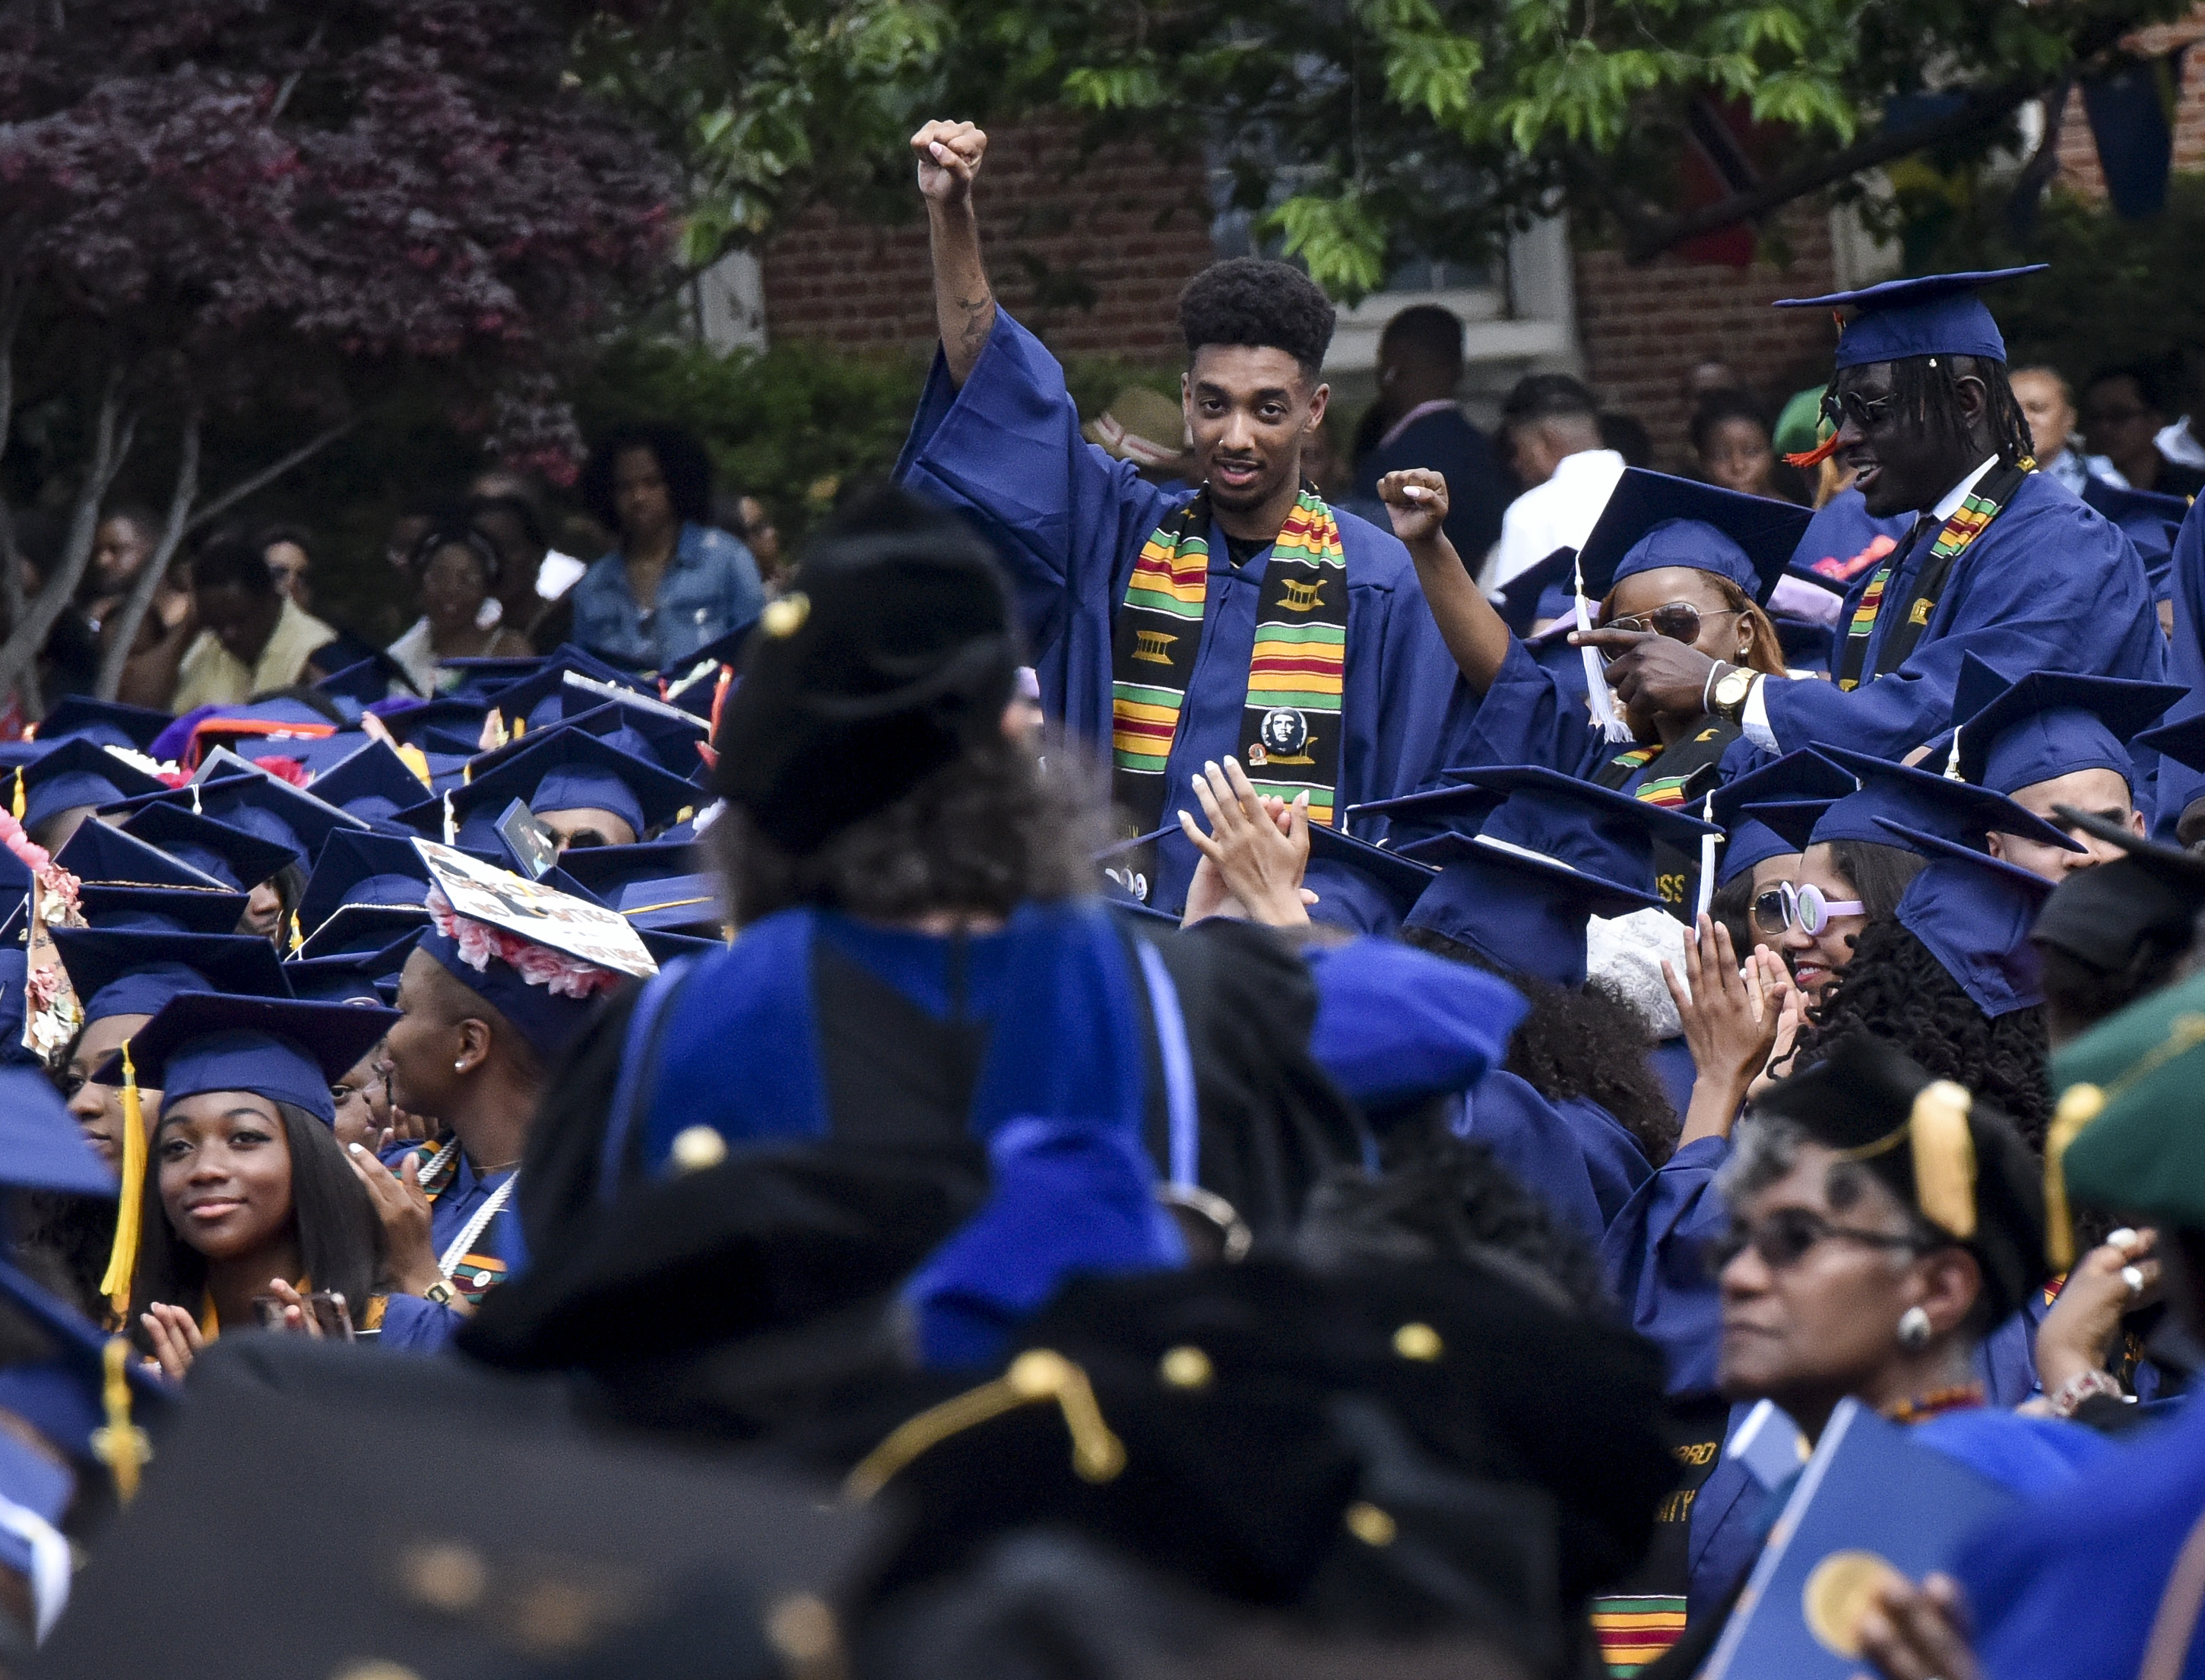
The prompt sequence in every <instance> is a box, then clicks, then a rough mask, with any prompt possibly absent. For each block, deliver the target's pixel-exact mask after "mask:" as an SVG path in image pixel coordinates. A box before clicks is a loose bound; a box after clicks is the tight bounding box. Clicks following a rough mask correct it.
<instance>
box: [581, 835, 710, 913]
mask: <svg viewBox="0 0 2205 1680" xmlns="http://www.w3.org/2000/svg"><path fill="white" fill-rule="evenodd" d="M702 862H704V855H703V854H702V852H701V851H699V849H698V846H697V844H696V843H695V842H694V841H692V840H646V841H642V842H639V843H637V844H635V845H633V846H584V847H581V848H580V849H577V850H574V851H570V852H568V853H567V855H565V856H563V857H562V858H561V859H560V860H559V867H560V868H561V869H562V871H564V872H565V873H566V874H567V875H568V876H569V877H570V878H571V879H573V880H574V883H575V884H576V885H578V886H579V887H581V888H582V889H583V890H584V891H586V892H588V893H590V894H591V896H593V897H597V898H598V899H600V900H601V901H603V903H608V904H609V903H612V902H613V900H614V898H615V897H616V896H617V895H618V894H619V891H620V890H621V888H622V887H624V886H626V885H628V884H629V883H630V882H632V881H651V880H657V879H661V878H663V877H664V876H668V875H688V874H694V873H697V868H698V865H699V864H700V863H702Z"/></svg>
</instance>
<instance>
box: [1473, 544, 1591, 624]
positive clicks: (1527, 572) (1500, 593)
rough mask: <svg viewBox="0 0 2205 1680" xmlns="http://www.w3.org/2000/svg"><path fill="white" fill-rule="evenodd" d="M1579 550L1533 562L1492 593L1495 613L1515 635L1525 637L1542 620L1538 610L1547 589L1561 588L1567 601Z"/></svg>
mask: <svg viewBox="0 0 2205 1680" xmlns="http://www.w3.org/2000/svg"><path fill="white" fill-rule="evenodd" d="M1577 558H1578V551H1577V550H1575V549H1573V548H1558V549H1556V550H1555V551H1554V552H1553V553H1552V554H1549V555H1548V557H1546V558H1545V559H1543V560H1537V561H1534V562H1533V563H1531V564H1530V565H1529V566H1526V567H1525V568H1524V569H1523V570H1522V571H1520V572H1519V573H1517V574H1516V575H1515V576H1513V577H1512V578H1510V579H1509V580H1508V581H1507V582H1506V583H1504V584H1502V585H1501V587H1499V588H1498V589H1496V590H1495V591H1494V598H1495V599H1494V602H1493V606H1494V610H1495V611H1496V612H1498V613H1499V614H1500V615H1501V622H1502V623H1505V624H1506V625H1507V626H1508V628H1509V629H1510V630H1512V631H1513V632H1514V633H1515V634H1517V635H1518V636H1519V637H1521V636H1528V635H1530V634H1531V627H1532V626H1533V625H1534V624H1536V623H1538V622H1539V620H1540V619H1541V618H1542V617H1548V618H1551V617H1554V614H1553V613H1551V612H1546V613H1542V611H1540V608H1541V605H1542V603H1543V602H1544V601H1545V599H1546V596H1547V592H1548V590H1549V589H1560V590H1562V591H1563V592H1564V599H1567V598H1568V597H1567V591H1568V588H1569V584H1570V580H1571V579H1572V577H1573V576H1574V575H1576V569H1577Z"/></svg>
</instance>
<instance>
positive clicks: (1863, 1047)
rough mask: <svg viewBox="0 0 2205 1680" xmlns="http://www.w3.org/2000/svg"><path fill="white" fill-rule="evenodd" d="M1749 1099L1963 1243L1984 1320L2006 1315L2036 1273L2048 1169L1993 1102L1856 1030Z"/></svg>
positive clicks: (2039, 1274)
mask: <svg viewBox="0 0 2205 1680" xmlns="http://www.w3.org/2000/svg"><path fill="white" fill-rule="evenodd" d="M1932 1087H1935V1089H1933V1088H1932ZM1753 1107H1754V1111H1755V1112H1756V1113H1761V1114H1769V1115H1775V1116H1780V1117H1782V1118H1785V1119H1787V1120H1791V1121H1793V1122H1795V1123H1797V1124H1798V1125H1799V1126H1801V1127H1802V1128H1804V1129H1805V1131H1806V1133H1807V1135H1809V1136H1810V1137H1811V1138H1813V1139H1814V1140H1815V1141H1816V1142H1817V1143H1819V1144H1821V1145H1822V1146H1823V1147H1825V1148H1828V1149H1831V1150H1834V1151H1836V1152H1837V1153H1839V1155H1840V1156H1842V1157H1843V1158H1845V1159H1847V1160H1851V1161H1854V1162H1857V1163H1858V1164H1859V1165H1863V1166H1864V1167H1866V1168H1868V1169H1869V1171H1871V1172H1873V1173H1875V1176H1876V1177H1879V1178H1881V1179H1882V1180H1883V1182H1884V1183H1886V1184H1887V1185H1888V1186H1889V1187H1890V1188H1891V1190H1892V1193H1893V1194H1895V1195H1896V1196H1897V1197H1898V1198H1899V1200H1900V1201H1901V1202H1902V1203H1904V1204H1905V1206H1907V1207H1909V1208H1911V1209H1914V1210H1916V1211H1917V1212H1920V1213H1921V1215H1922V1216H1923V1218H1925V1219H1927V1220H1928V1221H1929V1224H1931V1225H1933V1226H1935V1227H1936V1228H1937V1229H1938V1230H1942V1231H1943V1232H1945V1234H1946V1235H1947V1236H1951V1237H1952V1238H1953V1239H1954V1240H1955V1241H1957V1242H1962V1243H1964V1245H1965V1246H1966V1247H1967V1248H1968V1249H1969V1250H1970V1252H1971V1253H1972V1254H1974V1255H1975V1256H1976V1260H1977V1261H1978V1263H1979V1264H1980V1265H1981V1266H1982V1274H1983V1290H1984V1296H1985V1298H1986V1300H1987V1301H1988V1303H1989V1306H1990V1314H1989V1320H1990V1322H1992V1323H1994V1324H1998V1323H2002V1322H2004V1321H2005V1320H2006V1318H2008V1317H2009V1316H2010V1315H2011V1314H2013V1313H2014V1312H2015V1311H2016V1310H2017V1309H2018V1308H2019V1307H2020V1306H2021V1304H2022V1302H2024V1300H2026V1299H2027V1298H2028V1296H2029V1294H2030V1291H2031V1290H2034V1289H2035V1288H2036V1286H2037V1285H2038V1284H2041V1283H2042V1281H2043V1279H2044V1271H2045V1269H2044V1179H2043V1170H2042V1167H2041V1166H2040V1165H2038V1163H2037V1160H2036V1157H2035V1156H2034V1155H2032V1154H2031V1153H2030V1149H2029V1146H2028V1145H2027V1144H2026V1143H2024V1142H2023V1141H2022V1140H2021V1135H2020V1134H2019V1133H2018V1132H2017V1131H2016V1130H2015V1129H2014V1128H2013V1123H2012V1121H2011V1120H2009V1119H2008V1118H2007V1117H2006V1116H2005V1115H2003V1114H2001V1113H2000V1112H1999V1111H1997V1110H1996V1109H1994V1108H1993V1107H1992V1106H1991V1105H1989V1104H1988V1103H1985V1102H1982V1101H1981V1100H1979V1099H1976V1098H1974V1097H1973V1096H1972V1095H1970V1093H1966V1092H1964V1091H1963V1090H1962V1089H1961V1087H1958V1086H1956V1085H1952V1084H1951V1083H1950V1081H1942V1080H1939V1081H1933V1080H1932V1079H1931V1078H1930V1076H1929V1075H1928V1074H1927V1073H1925V1072H1924V1071H1923V1069H1922V1068H1921V1067H1920V1066H1919V1065H1917V1063H1914V1062H1912V1061H1911V1060H1909V1059H1908V1058H1907V1057H1905V1056H1903V1055H1901V1054H1900V1053H1899V1051H1896V1050H1894V1049H1893V1048H1892V1047H1891V1046H1889V1045H1887V1044H1885V1043H1883V1042H1882V1041H1881V1040H1877V1039H1874V1038H1871V1037H1869V1035H1868V1034H1854V1035H1852V1036H1851V1037H1848V1038H1846V1039H1844V1040H1840V1041H1839V1043H1838V1044H1837V1045H1835V1046H1832V1047H1831V1049H1830V1051H1828V1054H1827V1055H1825V1056H1824V1057H1823V1058H1822V1060H1821V1061H1820V1062H1818V1063H1816V1064H1815V1065H1814V1066H1813V1067H1811V1068H1809V1069H1805V1070H1804V1072H1800V1073H1796V1074H1793V1075H1792V1076H1791V1077H1790V1078H1788V1079H1785V1080H1781V1081H1778V1082H1777V1083H1776V1084H1775V1085H1774V1086H1771V1087H1769V1088H1768V1090H1766V1091H1764V1092H1763V1093H1762V1094H1761V1095H1760V1096H1758V1097H1756V1098H1755V1099H1754V1103H1753Z"/></svg>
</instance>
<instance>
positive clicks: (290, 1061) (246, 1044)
mask: <svg viewBox="0 0 2205 1680" xmlns="http://www.w3.org/2000/svg"><path fill="white" fill-rule="evenodd" d="M397 1020H398V1014H397V1011H395V1010H384V1009H363V1008H361V1007H360V1005H359V1004H308V1003H300V1002H299V1001H298V1000H296V999H294V998H281V999H278V998H241V997H233V996H229V995H228V994H226V993H223V992H185V993H183V994H181V995H180V996H178V997H175V998H170V999H169V1001H168V1002H167V1003H166V1004H163V1006H162V1008H161V1011H160V1013H159V1014H158V1015H156V1016H154V1017H153V1018H152V1020H151V1021H149V1022H146V1024H145V1025H144V1026H143V1027H140V1028H139V1029H138V1030H137V1032H136V1033H134V1034H132V1035H131V1039H130V1055H131V1059H132V1062H133V1063H134V1066H135V1067H136V1069H137V1076H138V1082H139V1083H140V1085H142V1086H147V1087H152V1088H154V1089H157V1090H158V1091H159V1092H160V1093H161V1104H162V1106H163V1108H164V1109H165V1108H166V1107H168V1106H169V1105H170V1104H172V1103H175V1102H178V1101H181V1099H184V1098H186V1097H195V1096H198V1095H199V1094H200V1093H203V1092H206V1091H250V1092H252V1093H254V1094H255V1095H256V1096H262V1097H265V1098H267V1099H269V1100H270V1102H285V1103H295V1104H296V1105H298V1106H299V1107H300V1108H303V1109H305V1110H306V1112H307V1113H309V1114H311V1115H313V1116H314V1117H316V1118H318V1119H319V1120H321V1121H323V1122H324V1123H334V1122H335V1121H336V1105H334V1104H333V1103H332V1102H331V1101H330V1086H332V1085H334V1084H335V1083H336V1081H338V1080H339V1079H340V1078H342V1076H343V1075H345V1073H346V1072H348V1070H349V1069H351V1067H352V1065H353V1064H354V1063H355V1062H357V1061H359V1060H360V1057H362V1056H363V1055H365V1054H366V1052H367V1051H369V1050H370V1049H371V1048H372V1047H373V1046H375V1045H376V1044H377V1042H378V1041H379V1040H381V1039H382V1037H383V1034H385V1033H387V1032H389V1030H390V1028H391V1027H392V1025H393V1024H394V1023H395V1022H396V1021H397ZM92 1077H93V1078H95V1079H96V1080H98V1081H99V1082H100V1083H101V1084H103V1085H120V1084H121V1083H122V1057H120V1056H116V1057H112V1058H110V1060H109V1061H108V1063H106V1065H105V1066H104V1067H102V1068H101V1069H99V1070H98V1072H97V1073H95V1074H94V1075H92Z"/></svg>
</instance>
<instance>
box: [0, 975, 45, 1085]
mask: <svg viewBox="0 0 2205 1680" xmlns="http://www.w3.org/2000/svg"><path fill="white" fill-rule="evenodd" d="M30 974H31V963H30V958H29V957H28V956H27V955H26V954H25V952H24V950H23V947H22V946H21V945H18V944H0V1067H27V1068H31V1069H34V1070H35V1071H36V1072H37V1073H38V1075H39V1077H40V1078H41V1079H44V1078H45V1076H46V1069H45V1063H44V1062H43V1061H41V1060H40V1058H39V1053H38V1052H37V1051H34V1050H32V1049H31V1048H29V1047H28V1046H26V1045H25V1044H24V1042H23V1026H24V1022H25V1021H26V1019H27V1010H28V1009H29V1006H30V1001H31V989H30V986H29V980H30Z"/></svg>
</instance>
